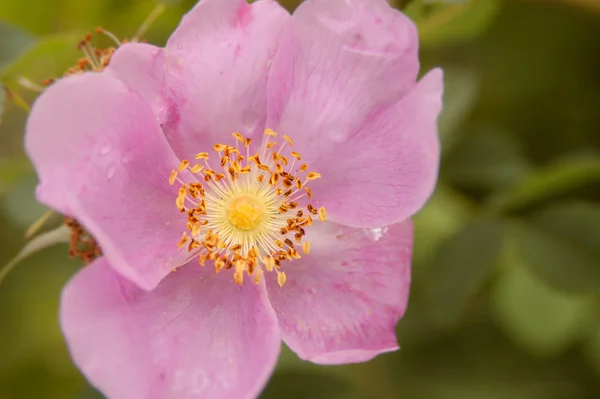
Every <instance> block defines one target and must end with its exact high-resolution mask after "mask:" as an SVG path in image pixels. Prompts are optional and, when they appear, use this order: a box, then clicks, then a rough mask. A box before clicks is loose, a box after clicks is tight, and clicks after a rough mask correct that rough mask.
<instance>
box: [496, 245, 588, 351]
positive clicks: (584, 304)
mask: <svg viewBox="0 0 600 399" xmlns="http://www.w3.org/2000/svg"><path fill="white" fill-rule="evenodd" d="M519 255H520V254H518V253H513V252H512V251H510V252H508V253H506V254H505V259H504V262H505V268H504V269H503V270H502V273H501V274H500V276H499V278H498V279H497V281H496V282H495V285H494V288H493V290H492V292H491V300H492V304H493V312H494V315H495V317H496V318H497V320H498V323H499V324H500V326H501V327H502V328H503V329H504V330H506V332H507V334H509V335H510V336H511V337H512V338H514V340H515V341H516V342H517V343H518V344H520V345H521V346H523V348H524V349H525V350H528V351H531V352H532V353H533V354H539V355H541V356H556V355H557V354H559V353H561V352H562V351H564V350H565V349H568V348H569V346H572V345H573V344H575V343H576V342H577V341H578V340H579V339H581V338H582V337H583V336H584V335H585V333H586V332H587V329H588V328H589V321H590V320H591V319H592V317H593V316H594V314H595V310H596V308H595V302H594V298H593V297H592V296H589V295H572V294H567V293H564V292H561V291H557V290H556V289H553V288H552V287H549V286H548V285H546V284H544V282H543V281H541V280H540V279H539V278H538V277H536V276H535V275H533V274H532V273H531V272H530V271H529V270H528V268H527V264H525V262H526V261H525V260H524V259H523V258H521V257H520V256H519Z"/></svg>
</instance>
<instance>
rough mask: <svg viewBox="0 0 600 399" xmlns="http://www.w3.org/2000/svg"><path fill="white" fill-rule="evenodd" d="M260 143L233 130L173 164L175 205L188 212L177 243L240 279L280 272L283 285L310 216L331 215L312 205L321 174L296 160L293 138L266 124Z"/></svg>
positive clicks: (304, 246) (305, 245)
mask: <svg viewBox="0 0 600 399" xmlns="http://www.w3.org/2000/svg"><path fill="white" fill-rule="evenodd" d="M255 141H257V142H260V144H258V146H255V144H254V142H253V140H252V139H250V138H248V137H244V136H243V135H242V134H241V133H239V132H235V133H233V134H232V139H231V142H230V143H216V144H214V145H213V146H212V152H211V153H209V152H199V153H198V154H197V155H196V156H195V157H194V158H195V160H196V161H197V163H194V162H193V161H192V162H190V161H188V160H182V161H181V163H180V164H179V165H174V169H173V171H172V172H171V175H170V176H169V177H168V181H169V184H171V185H173V184H174V183H175V182H178V183H179V185H180V187H179V190H178V193H177V196H176V198H175V199H174V203H175V206H176V207H177V208H178V209H179V211H180V212H181V213H182V216H183V217H185V230H184V231H183V232H182V235H181V239H179V241H178V242H177V243H174V245H177V246H178V247H180V248H181V249H182V250H184V251H188V252H190V253H191V257H197V258H198V263H199V265H200V266H203V267H205V266H207V265H209V264H210V263H212V265H213V266H214V269H215V272H216V273H219V272H222V271H223V270H230V272H231V275H232V279H233V281H235V282H236V283H237V284H243V283H244V278H245V276H249V277H250V278H251V281H253V282H254V283H257V284H258V283H260V281H261V278H262V276H263V275H264V273H270V272H275V273H276V277H275V279H276V280H277V283H278V284H279V285H280V286H283V285H284V284H285V282H286V280H287V275H286V273H285V271H283V270H282V269H284V268H286V267H293V266H289V265H288V264H290V263H293V261H294V260H297V259H301V258H302V256H308V255H309V253H310V242H309V241H306V240H305V235H306V229H308V228H310V226H311V225H312V224H313V217H311V215H312V216H318V220H320V221H325V220H326V212H325V208H323V207H320V208H318V209H317V208H316V207H315V206H314V205H313V204H311V203H310V201H312V197H313V196H312V192H311V190H310V188H309V187H308V185H309V184H310V181H311V180H315V179H318V178H320V177H321V175H320V174H319V173H317V172H314V171H311V172H307V170H308V165H307V164H305V163H303V164H299V163H296V162H297V161H299V160H300V159H302V156H301V155H300V154H299V153H298V152H295V151H291V147H292V146H293V141H292V139H291V138H290V137H289V136H287V135H281V136H279V135H278V134H277V133H276V132H275V131H273V130H272V129H265V131H264V136H262V137H259V138H258V139H255ZM184 171H187V172H191V173H184ZM301 252H302V255H301V254H300V253H301ZM209 261H210V262H209Z"/></svg>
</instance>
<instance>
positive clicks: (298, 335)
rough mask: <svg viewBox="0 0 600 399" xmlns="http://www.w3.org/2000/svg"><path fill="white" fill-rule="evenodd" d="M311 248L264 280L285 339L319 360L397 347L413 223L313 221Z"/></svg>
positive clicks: (365, 356)
mask: <svg viewBox="0 0 600 399" xmlns="http://www.w3.org/2000/svg"><path fill="white" fill-rule="evenodd" d="M308 235H309V238H310V240H311V242H312V249H311V251H310V255H308V256H304V257H303V258H302V259H300V260H296V261H294V264H293V265H292V266H290V267H289V268H286V269H285V272H286V274H287V280H286V283H285V285H283V287H280V286H279V285H278V284H277V282H276V281H275V279H273V278H271V279H268V280H267V288H268V290H269V298H270V300H271V303H272V305H273V308H274V309H275V312H276V313H277V317H278V319H279V326H280V328H281V331H282V335H283V340H284V341H285V343H286V344H287V345H288V346H289V347H290V348H291V349H292V350H293V351H294V352H296V353H297V354H298V356H299V357H300V358H302V359H305V360H310V361H312V362H315V363H321V364H342V363H352V362H362V361H366V360H369V359H371V358H373V357H375V356H376V355H378V354H380V353H384V352H389V351H393V350H396V349H398V344H397V342H396V335H395V331H394V330H395V325H396V323H397V322H398V320H399V319H400V318H401V317H402V315H403V314H404V310H405V309H406V305H407V302H408V293H409V286H410V259H411V253H412V239H413V228H412V222H411V221H406V222H403V223H400V224H396V225H393V226H390V227H388V228H384V229H377V230H368V229H356V228H352V227H345V226H341V225H339V224H335V223H326V224H322V225H319V226H313V227H312V228H311V230H310V232H309V233H308Z"/></svg>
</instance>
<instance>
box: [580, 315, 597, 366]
mask: <svg viewBox="0 0 600 399" xmlns="http://www.w3.org/2000/svg"><path fill="white" fill-rule="evenodd" d="M583 354H584V355H585V357H586V358H587V360H588V362H589V363H590V364H591V365H592V367H593V368H594V369H595V371H596V373H598V374H599V375H600V321H598V320H596V322H595V325H594V326H593V328H592V331H591V334H590V335H589V336H588V337H587V340H586V343H585V347H584V351H583Z"/></svg>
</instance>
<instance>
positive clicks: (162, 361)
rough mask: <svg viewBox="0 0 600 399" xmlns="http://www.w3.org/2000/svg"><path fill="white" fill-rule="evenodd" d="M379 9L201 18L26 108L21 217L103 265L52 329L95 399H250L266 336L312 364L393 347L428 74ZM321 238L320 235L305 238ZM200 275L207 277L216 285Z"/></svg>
mask: <svg viewBox="0 0 600 399" xmlns="http://www.w3.org/2000/svg"><path fill="white" fill-rule="evenodd" d="M417 52H418V39H417V32H416V29H415V26H414V25H413V23H412V22H411V21H410V20H409V19H408V18H407V17H406V16H404V15H403V14H401V13H400V12H398V11H395V10H393V9H392V8H390V7H389V6H388V4H387V3H385V2H384V1H381V0H346V1H341V0H309V1H306V2H304V3H303V4H302V5H301V6H300V7H299V8H298V9H297V10H296V11H295V12H294V14H293V15H292V16H290V15H289V14H288V13H287V12H286V11H285V10H284V9H283V8H282V7H280V6H279V5H278V4H277V3H276V2H273V1H269V0H261V1H257V2H254V3H253V4H251V5H249V4H247V3H246V2H245V0H203V1H201V2H200V3H199V4H198V5H197V6H196V7H195V8H194V9H193V10H192V11H191V12H190V13H189V14H187V15H186V16H185V17H184V18H183V21H182V22H181V25H180V26H179V27H178V29H177V30H176V31H175V33H174V34H173V35H172V36H171V38H170V39H169V41H168V43H167V45H166V47H165V48H158V47H155V46H151V45H148V44H141V43H129V44H125V45H123V46H121V47H120V48H119V49H118V50H117V51H116V52H115V53H114V55H112V59H111V61H110V65H108V67H106V68H105V69H104V70H103V71H101V72H86V73H82V74H76V75H74V76H69V77H67V78H64V79H61V80H59V81H58V82H57V83H55V84H54V85H52V86H51V87H50V88H48V89H47V90H46V91H45V92H44V93H43V94H42V95H41V96H40V98H39V99H38V100H37V102H36V103H35V105H34V107H33V110H32V113H31V116H30V119H29V121H28V124H27V134H26V148H27V152H28V154H29V155H30V157H31V159H32V161H33V163H34V165H35V167H36V169H37V172H38V174H39V178H40V183H39V186H38V190H37V196H38V199H39V200H40V201H41V202H43V203H44V204H47V205H48V206H50V207H52V208H54V209H56V210H58V211H60V212H61V213H63V214H65V215H67V216H69V217H71V218H74V219H75V220H77V221H78V222H79V223H81V225H83V226H84V227H85V229H86V230H87V231H89V232H90V234H91V235H92V236H93V237H94V238H95V240H96V241H97V242H98V244H99V246H100V248H101V250H102V254H103V255H102V257H99V258H97V259H96V260H94V261H93V262H92V263H91V264H90V265H88V266H86V267H85V268H83V269H82V270H81V271H80V272H79V273H78V274H77V275H76V276H75V277H74V278H73V279H72V280H71V281H70V282H69V283H68V285H67V286H66V288H65V289H64V292H63V296H62V305H61V310H60V322H61V325H62V328H63V331H64V334H65V337H66V340H67V342H68V346H69V349H70V352H71V354H72V357H73V359H74V361H75V363H76V364H77V366H78V367H79V368H80V369H81V370H82V371H83V373H84V374H85V375H86V377H87V378H88V379H89V380H90V381H91V383H92V384H93V385H95V386H96V387H97V388H98V389H100V390H101V391H102V392H103V393H104V394H105V395H106V396H107V397H109V398H116V399H137V398H149V399H153V398H154V399H186V398H231V399H240V398H250V397H255V396H257V395H258V394H259V392H260V390H261V389H262V388H263V386H264V385H265V383H266V381H267V379H268V377H269V375H270V374H271V372H272V371H273V368H274V367H275V364H276V361H277V356H278V353H279V350H280V342H281V340H283V341H284V342H285V343H286V344H287V345H288V346H289V347H290V348H291V349H292V350H293V351H294V352H296V353H297V354H298V356H300V357H301V358H302V359H306V360H309V361H312V362H315V363H320V364H340V363H350V362H361V361H366V360H369V359H371V358H373V357H374V356H376V355H378V354H380V353H383V352H388V351H393V350H396V349H397V348H398V345H397V342H396V337H395V333H394V327H395V325H396V323H397V321H398V320H399V319H400V318H401V317H402V315H403V313H404V310H405V307H406V304H407V300H408V291H409V282H410V258H411V247H412V237H413V231H412V225H411V222H410V217H411V215H413V214H414V213H415V212H416V211H418V210H419V209H420V208H421V207H422V206H423V204H424V202H425V201H426V199H427V198H428V197H429V195H430V194H431V192H432V190H433V188H434V185H435V181H436V176H437V168H438V158H439V148H438V139H437V127H436V124H437V117H438V114H439V112H440V109H441V94H442V73H441V71H440V70H433V71H431V72H430V73H428V74H427V75H426V76H425V77H424V78H422V79H421V80H420V81H419V82H418V83H417V73H418V70H419V62H418V54H417ZM325 220H327V221H325ZM217 272H218V273H217Z"/></svg>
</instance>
